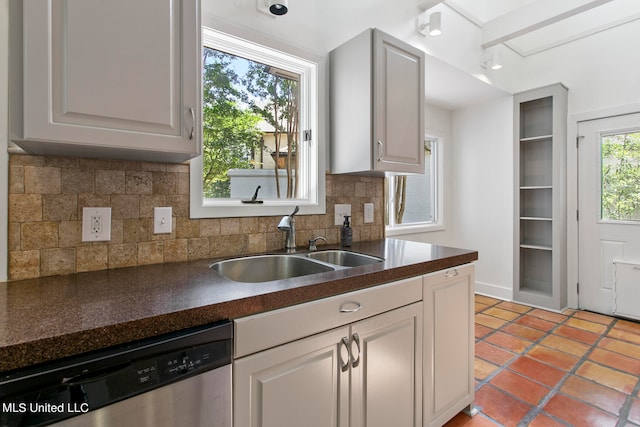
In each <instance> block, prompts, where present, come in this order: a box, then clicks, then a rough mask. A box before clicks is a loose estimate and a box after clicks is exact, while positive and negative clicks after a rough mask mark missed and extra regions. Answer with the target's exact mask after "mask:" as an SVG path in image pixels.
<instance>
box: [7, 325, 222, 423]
mask: <svg viewBox="0 0 640 427" xmlns="http://www.w3.org/2000/svg"><path fill="white" fill-rule="evenodd" d="M232 337H233V327H232V323H231V322H230V321H224V322H219V323H216V324H212V325H208V326H205V327H198V328H192V329H188V330H185V331H180V332H176V333H172V334H166V335H162V336H159V337H155V338H151V339H146V340H142V341H138V342H135V343H131V344H127V345H123V346H119V347H113V348H109V349H106V350H100V351H97V352H93V353H87V354H85V355H81V356H76V357H72V358H68V359H65V360H61V361H57V362H52V363H47V364H43V365H41V366H37V367H34V368H29V369H25V370H17V371H14V372H10V373H6V374H3V375H2V376H1V377H0V403H1V405H2V407H0V410H1V411H2V412H0V426H2V427H4V426H11V427H14V426H45V425H57V426H72V427H75V426H78V427H86V426H101V427H105V426H107V427H108V426H154V427H157V426H167V427H168V426H171V427H173V426H190V427H192V426H210V427H231V352H232Z"/></svg>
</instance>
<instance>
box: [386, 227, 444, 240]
mask: <svg viewBox="0 0 640 427" xmlns="http://www.w3.org/2000/svg"><path fill="white" fill-rule="evenodd" d="M444 229H445V228H444V225H442V224H424V225H406V226H401V227H385V235H386V236H387V237H390V236H402V235H405V234H419V233H431V232H434V231H443V230H444Z"/></svg>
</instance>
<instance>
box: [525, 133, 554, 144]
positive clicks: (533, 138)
mask: <svg viewBox="0 0 640 427" xmlns="http://www.w3.org/2000/svg"><path fill="white" fill-rule="evenodd" d="M552 138H553V135H540V136H530V137H527V138H520V142H536V141H549V140H551V139H552Z"/></svg>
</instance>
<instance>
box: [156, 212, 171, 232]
mask: <svg viewBox="0 0 640 427" xmlns="http://www.w3.org/2000/svg"><path fill="white" fill-rule="evenodd" d="M153 233H154V234H164V233H171V206H169V207H166V208H153Z"/></svg>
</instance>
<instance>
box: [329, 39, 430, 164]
mask: <svg viewBox="0 0 640 427" xmlns="http://www.w3.org/2000/svg"><path fill="white" fill-rule="evenodd" d="M330 61H331V81H330V86H331V172H332V173H359V174H369V175H378V174H384V172H396V173H424V95H425V93H424V63H425V55H424V52H422V51H421V50H419V49H416V48H414V47H412V46H409V45H408V44H406V43H404V42H402V41H400V40H398V39H396V38H394V37H392V36H390V35H388V34H385V33H383V32H381V31H379V30H377V29H369V30H367V31H365V32H363V33H362V34H360V35H358V36H356V37H355V38H353V39H351V40H350V41H348V42H346V43H345V44H343V45H341V46H339V47H338V48H336V49H334V50H333V51H332V52H331V58H330Z"/></svg>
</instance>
